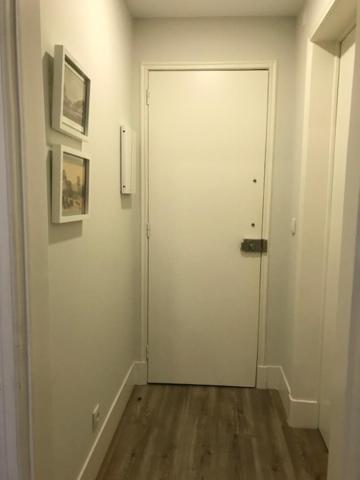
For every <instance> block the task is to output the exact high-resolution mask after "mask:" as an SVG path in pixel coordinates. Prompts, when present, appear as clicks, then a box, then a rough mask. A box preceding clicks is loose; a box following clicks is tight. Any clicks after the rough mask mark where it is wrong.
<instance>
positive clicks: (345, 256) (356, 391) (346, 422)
mask: <svg viewBox="0 0 360 480" xmlns="http://www.w3.org/2000/svg"><path fill="white" fill-rule="evenodd" d="M359 6H360V2H359V0H334V1H333V2H332V3H331V5H330V7H329V9H328V11H327V12H326V13H325V15H324V17H323V18H322V20H321V21H320V23H319V25H318V26H317V28H316V29H315V31H314V34H313V36H312V38H311V40H312V42H313V43H312V45H311V48H312V64H311V68H312V69H313V70H315V75H317V76H318V77H319V76H320V79H323V80H324V82H327V81H328V79H329V78H331V77H332V78H334V77H336V76H338V71H339V53H340V42H341V41H342V40H343V39H344V38H345V36H346V34H347V33H348V32H349V31H350V30H351V29H352V28H353V27H354V26H355V25H356V24H357V25H359V24H360V9H359ZM356 17H357V18H356ZM359 46H360V29H359V28H357V33H356V53H355V68H354V84H353V92H352V105H351V118H350V137H349V145H348V156H347V166H346V180H345V199H344V209H343V211H344V212H346V213H347V214H346V215H344V225H343V230H342V234H343V237H342V245H341V262H340V263H341V269H340V280H339V285H340V287H339V306H338V311H337V332H336V336H337V341H336V343H337V345H336V347H337V352H336V362H335V365H334V389H333V398H332V418H331V437H330V449H329V468H328V480H338V479H339V478H346V480H356V479H358V478H359V475H360V461H359V452H358V445H359V440H360V435H359V431H360V415H359V409H358V405H359V399H360V382H359V360H360V326H359V316H360V302H359V285H360V283H359V282H360V261H359V259H360V251H359V247H358V245H359V239H360V217H359V211H360V208H359V205H360V204H359V197H358V194H359V191H360V168H359V162H358V155H359V150H360V142H359V140H358V138H359V135H358V126H359V123H360V107H359V105H360V86H359V82H360V50H359ZM321 49H325V50H327V52H328V53H330V56H329V59H330V60H329V61H328V64H327V65H326V66H325V65H324V63H323V64H322V65H321V66H320V64H319V63H317V58H318V54H317V52H320V51H321ZM318 80H319V78H318ZM323 100H324V99H323ZM325 101H328V102H332V107H333V113H334V115H333V119H332V125H331V128H330V129H329V131H327V132H326V133H327V134H328V137H327V138H328V140H329V143H330V157H329V162H330V175H329V179H328V180H329V183H328V192H329V195H328V199H329V208H330V201H331V188H332V164H333V161H334V144H335V122H336V106H337V91H334V92H333V97H332V98H328V99H327V100H326V99H325ZM329 104H330V103H329ZM324 138H326V136H325V135H324ZM327 147H328V146H326V145H323V146H322V148H327ZM329 219H330V218H329V215H328V222H327V223H328V225H327V231H329V230H328V227H329ZM327 243H328V242H327ZM325 275H326V271H325ZM325 275H324V286H325V278H326V277H325ZM324 299H325V297H324ZM324 308H325V304H324ZM320 371H321V366H320Z"/></svg>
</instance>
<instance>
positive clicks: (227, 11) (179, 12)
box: [127, 0, 303, 18]
mask: <svg viewBox="0 0 360 480" xmlns="http://www.w3.org/2000/svg"><path fill="white" fill-rule="evenodd" d="M127 3H128V6H129V9H130V12H131V13H132V15H133V16H134V17H138V18H149V17H239V16H278V15H281V16H287V15H288V16H292V15H297V14H298V13H299V11H300V9H301V5H302V4H303V0H127Z"/></svg>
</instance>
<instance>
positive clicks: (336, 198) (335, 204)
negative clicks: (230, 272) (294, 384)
mask: <svg viewBox="0 0 360 480" xmlns="http://www.w3.org/2000/svg"><path fill="white" fill-rule="evenodd" d="M354 42H355V30H354V31H352V32H351V33H350V34H349V35H348V36H347V37H346V39H345V40H344V41H343V42H342V44H341V58H340V75H339V90H338V105H337V119H336V137H335V156H334V172H333V185H332V198H331V211H330V231H329V251H328V261H327V281H326V297H325V312H324V327H323V352H322V375H321V391H320V419H319V424H320V431H321V433H322V436H323V438H324V440H325V443H326V444H327V445H329V437H330V414H331V396H332V379H333V372H334V365H333V359H334V347H335V331H336V320H337V310H338V291H339V273H340V254H341V242H342V238H341V232H342V224H343V208H344V194H345V172H346V159H347V146H348V141H349V126H350V109H351V93H352V83H353V73H354V60H355V43H354Z"/></svg>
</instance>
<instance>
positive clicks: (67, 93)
mask: <svg viewBox="0 0 360 480" xmlns="http://www.w3.org/2000/svg"><path fill="white" fill-rule="evenodd" d="M86 89H87V81H86V79H85V78H83V77H81V76H80V74H79V73H77V72H76V70H75V69H74V68H73V67H72V66H71V65H69V64H68V63H67V62H65V70H64V104H63V115H64V117H66V118H68V119H69V120H71V121H72V122H74V123H75V124H76V125H77V126H78V127H79V129H80V130H81V131H82V132H84V131H85V121H86V110H85V109H86V95H87V91H86Z"/></svg>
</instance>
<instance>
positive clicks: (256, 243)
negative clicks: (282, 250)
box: [241, 238, 268, 253]
mask: <svg viewBox="0 0 360 480" xmlns="http://www.w3.org/2000/svg"><path fill="white" fill-rule="evenodd" d="M241 251H242V252H249V253H266V252H267V251H268V241H267V240H265V239H264V238H244V240H243V241H242V242H241Z"/></svg>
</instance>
